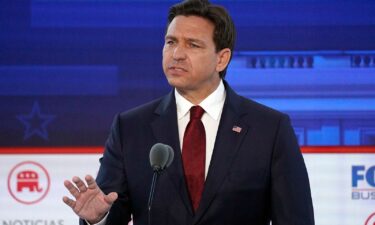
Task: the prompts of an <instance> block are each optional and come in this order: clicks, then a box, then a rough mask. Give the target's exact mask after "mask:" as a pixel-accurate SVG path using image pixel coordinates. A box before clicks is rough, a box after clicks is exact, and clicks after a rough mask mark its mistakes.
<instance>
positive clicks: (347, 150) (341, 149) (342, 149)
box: [301, 146, 375, 154]
mask: <svg viewBox="0 0 375 225" xmlns="http://www.w3.org/2000/svg"><path fill="white" fill-rule="evenodd" d="M301 151H302V153H305V154H308V153H321V154H333V153H338V154H340V153H341V154H356V153H361V154H363V153H375V146H319V147H315V146H314V147H311V146H303V147H301Z"/></svg>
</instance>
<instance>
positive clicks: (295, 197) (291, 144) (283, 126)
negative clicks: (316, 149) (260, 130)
mask: <svg viewBox="0 0 375 225" xmlns="http://www.w3.org/2000/svg"><path fill="white" fill-rule="evenodd" d="M271 173H272V174H271V178H272V179H271V220H272V224H273V225H314V211H313V204H312V199H311V191H310V184H309V178H308V174H307V170H306V166H305V163H304V160H303V157H302V154H301V151H300V148H299V146H298V143H297V140H296V137H295V133H294V130H293V128H292V126H291V125H290V121H289V117H288V116H283V117H282V119H281V120H280V123H279V127H278V131H277V135H276V139H275V143H274V148H273V155H272V168H271Z"/></svg>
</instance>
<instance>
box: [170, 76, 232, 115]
mask: <svg viewBox="0 0 375 225" xmlns="http://www.w3.org/2000/svg"><path fill="white" fill-rule="evenodd" d="M174 92H175V97H176V105H177V118H178V119H181V118H182V117H184V116H185V115H186V114H187V113H188V112H189V110H190V108H191V107H192V106H194V104H193V103H191V102H189V101H188V100H187V99H186V98H184V97H183V96H182V95H180V94H179V93H178V91H177V90H176V89H175V91H174ZM224 101H225V88H224V84H223V81H222V80H221V81H220V84H219V86H218V87H217V88H216V90H215V91H214V92H212V93H211V94H210V95H209V96H207V98H205V99H204V100H203V101H202V102H201V103H200V104H199V106H201V107H202V108H203V109H204V111H205V112H206V113H207V114H208V115H209V116H210V117H212V118H213V119H214V120H218V119H219V116H220V113H221V110H222V108H223V105H224Z"/></svg>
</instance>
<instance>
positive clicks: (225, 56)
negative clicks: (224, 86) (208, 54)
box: [216, 48, 232, 72]
mask: <svg viewBox="0 0 375 225" xmlns="http://www.w3.org/2000/svg"><path fill="white" fill-rule="evenodd" d="M231 55H232V51H231V50H230V49H229V48H223V49H221V50H220V51H219V52H218V53H217V65H216V71H217V72H221V71H223V70H224V69H225V68H226V67H227V65H228V63H229V60H230V57H231Z"/></svg>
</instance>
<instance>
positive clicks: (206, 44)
mask: <svg viewBox="0 0 375 225" xmlns="http://www.w3.org/2000/svg"><path fill="white" fill-rule="evenodd" d="M213 33H214V25H213V23H211V22H210V21H209V20H207V19H204V18H202V17H198V16H176V17H175V18H174V19H173V20H172V22H171V23H170V24H169V27H168V30H167V33H166V35H165V44H164V48H163V70H164V73H165V75H166V77H167V80H168V83H169V84H170V85H171V86H173V87H175V88H176V89H177V90H178V91H179V92H180V93H181V94H189V93H190V94H192V93H200V94H203V95H206V94H209V93H211V92H213V91H214V90H215V89H216V87H217V86H218V84H219V82H220V77H219V71H221V70H223V69H224V68H225V67H224V68H223V65H222V63H221V61H222V60H221V51H220V52H216V48H215V43H214V41H213ZM229 51H230V50H229ZM229 55H230V53H229ZM226 64H227V63H226ZM226 64H225V66H226Z"/></svg>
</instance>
